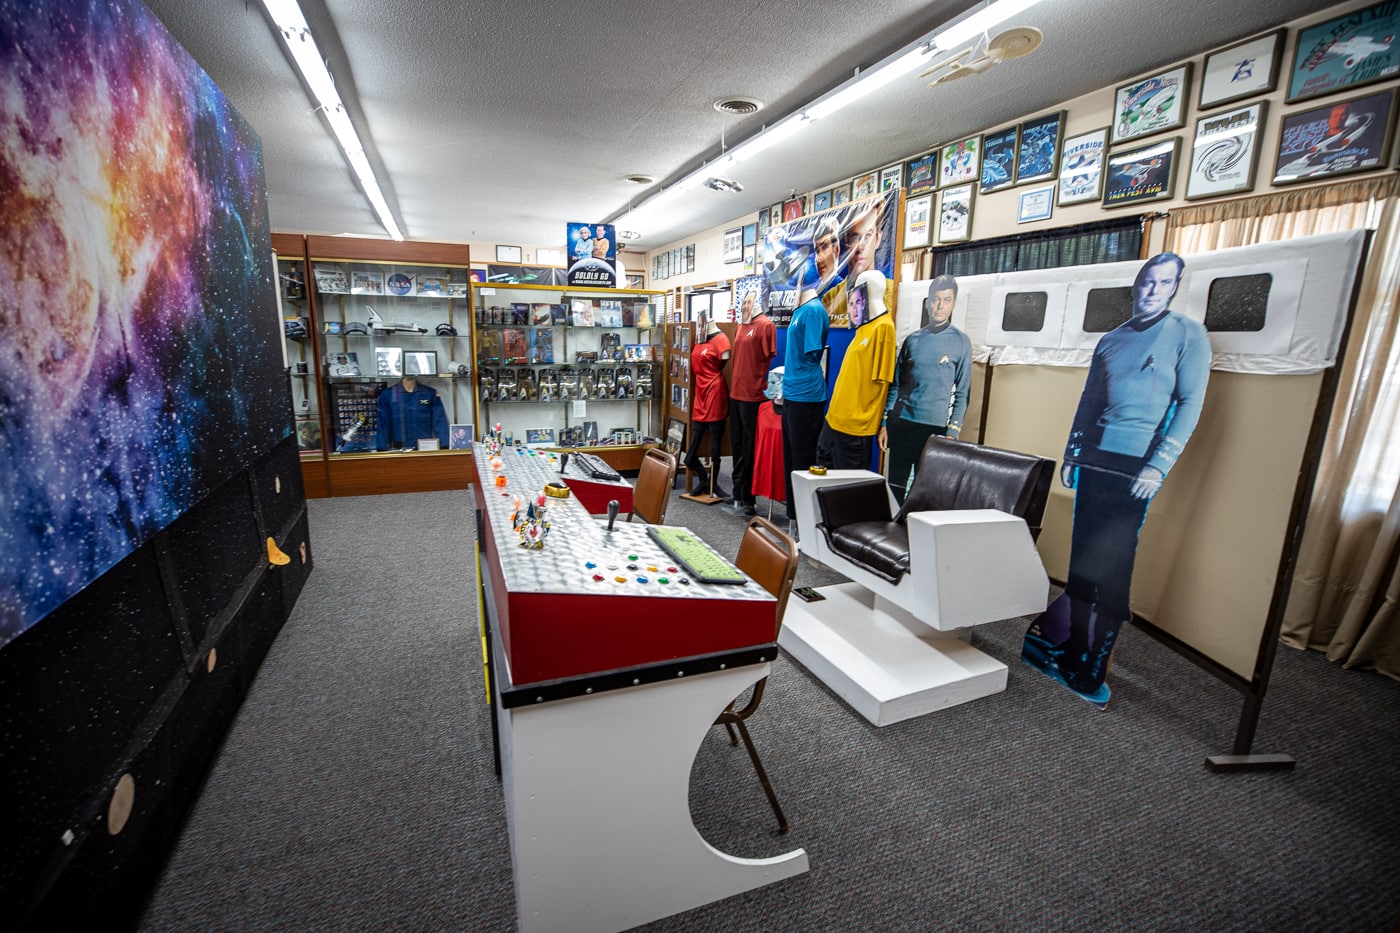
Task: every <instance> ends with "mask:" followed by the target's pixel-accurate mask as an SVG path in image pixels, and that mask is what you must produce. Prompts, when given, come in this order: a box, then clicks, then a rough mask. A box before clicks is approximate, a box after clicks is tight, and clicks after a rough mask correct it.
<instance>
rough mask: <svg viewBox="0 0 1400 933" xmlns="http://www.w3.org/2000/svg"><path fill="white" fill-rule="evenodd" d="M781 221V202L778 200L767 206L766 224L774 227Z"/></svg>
mask: <svg viewBox="0 0 1400 933" xmlns="http://www.w3.org/2000/svg"><path fill="white" fill-rule="evenodd" d="M782 222H783V202H782V201H779V202H778V203H777V204H774V205H773V206H772V207H770V208H768V226H770V227H776V226H777V225H778V224H780V223H782Z"/></svg>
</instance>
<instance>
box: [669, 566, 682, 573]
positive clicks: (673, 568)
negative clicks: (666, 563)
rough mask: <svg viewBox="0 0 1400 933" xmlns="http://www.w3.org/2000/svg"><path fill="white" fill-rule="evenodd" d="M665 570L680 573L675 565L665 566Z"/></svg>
mask: <svg viewBox="0 0 1400 933" xmlns="http://www.w3.org/2000/svg"><path fill="white" fill-rule="evenodd" d="M666 572H667V573H680V571H679V570H677V569H676V568H675V567H667V568H666Z"/></svg>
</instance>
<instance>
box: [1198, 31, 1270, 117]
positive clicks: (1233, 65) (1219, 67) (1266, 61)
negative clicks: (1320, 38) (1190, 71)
mask: <svg viewBox="0 0 1400 933" xmlns="http://www.w3.org/2000/svg"><path fill="white" fill-rule="evenodd" d="M1286 32H1287V30H1283V29H1279V30H1277V31H1275V32H1271V33H1269V34H1268V35H1266V36H1259V37H1257V38H1254V39H1249V40H1246V41H1244V42H1240V43H1237V44H1235V45H1232V46H1230V47H1229V48H1228V49H1221V50H1220V51H1218V52H1211V53H1210V54H1209V55H1207V56H1206V64H1205V68H1204V69H1203V70H1202V71H1201V97H1200V101H1199V104H1200V109H1202V110H1206V109H1209V108H1211V107H1218V106H1219V105H1220V104H1228V103H1230V102H1231V101H1236V100H1243V99H1244V98H1246V97H1254V96H1255V95H1258V94H1267V93H1269V92H1270V91H1272V90H1273V89H1274V88H1276V87H1278V66H1279V62H1280V61H1281V60H1282V58H1283V37H1284V35H1285V34H1286Z"/></svg>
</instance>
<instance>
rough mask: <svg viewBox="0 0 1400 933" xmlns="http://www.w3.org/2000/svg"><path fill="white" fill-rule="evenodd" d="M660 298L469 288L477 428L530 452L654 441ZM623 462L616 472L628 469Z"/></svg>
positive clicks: (625, 292)
mask: <svg viewBox="0 0 1400 933" xmlns="http://www.w3.org/2000/svg"><path fill="white" fill-rule="evenodd" d="M663 294H664V293H662V292H656V291H647V290H642V289H587V288H567V287H559V286H536V285H515V284H510V285H502V284H484V285H483V284H478V285H475V286H473V318H474V325H475V333H476V347H475V359H476V370H477V375H476V390H477V403H478V408H479V411H480V412H481V420H482V423H483V424H484V425H491V426H493V427H494V426H495V425H496V424H499V425H501V430H502V431H503V432H504V434H505V435H506V439H507V440H508V441H512V442H520V443H523V444H528V445H531V446H546V447H547V446H561V447H564V446H568V447H576V446H598V447H602V448H608V447H613V448H640V447H641V446H642V445H644V444H647V443H653V442H655V441H656V435H657V434H658V433H659V430H660V429H659V428H658V427H657V424H656V422H657V420H658V418H659V417H660V408H659V405H658V401H659V399H660V397H661V383H662V380H661V379H660V378H659V377H660V375H661V362H660V352H659V351H660V337H659V334H660V332H661V331H660V328H661V321H660V316H661V314H662V307H663V303H662V301H661V298H662V297H663ZM621 459H622V460H623V464H622V465H621V466H618V465H617V464H616V463H615V464H614V466H615V468H618V469H628V468H630V467H629V466H628V465H627V463H626V460H625V457H624V458H621ZM610 462H611V459H610ZM638 462H640V455H639V456H638Z"/></svg>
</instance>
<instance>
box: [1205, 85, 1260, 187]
mask: <svg viewBox="0 0 1400 933" xmlns="http://www.w3.org/2000/svg"><path fill="white" fill-rule="evenodd" d="M1268 109H1269V105H1268V103H1267V102H1265V101H1262V100H1261V101H1259V103H1257V104H1250V105H1249V106H1248V107H1241V108H1239V109H1238V110H1230V111H1227V112H1225V113H1215V114H1211V115H1210V116H1205V117H1201V118H1200V119H1198V120H1197V121H1196V138H1195V140H1194V141H1193V142H1192V144H1191V171H1190V174H1188V175H1187V176H1186V199H1187V200H1195V199H1196V198H1211V197H1216V196H1217V195H1222V194H1234V193H1236V192H1240V191H1249V190H1250V189H1251V188H1253V187H1254V168H1255V166H1257V165H1258V164H1259V138H1260V134H1261V133H1262V132H1263V131H1264V117H1265V116H1266V115H1267V113H1268Z"/></svg>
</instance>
